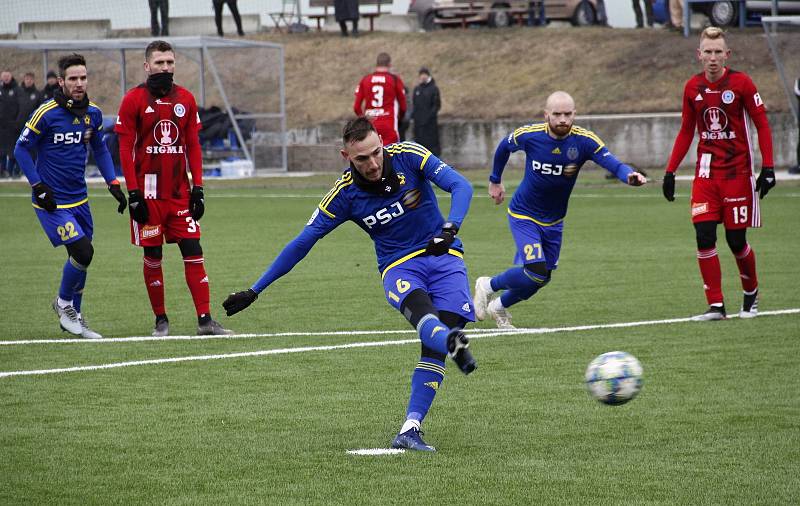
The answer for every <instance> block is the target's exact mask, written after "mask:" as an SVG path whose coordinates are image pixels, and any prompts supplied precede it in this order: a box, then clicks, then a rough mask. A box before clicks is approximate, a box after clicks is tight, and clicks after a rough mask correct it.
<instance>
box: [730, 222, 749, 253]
mask: <svg viewBox="0 0 800 506" xmlns="http://www.w3.org/2000/svg"><path fill="white" fill-rule="evenodd" d="M725 240H726V241H727V242H728V247H729V248H730V249H731V251H732V252H734V253H739V252H740V251H742V250H743V249H744V248H745V246H747V236H746V229H744V228H742V229H739V230H726V231H725Z"/></svg>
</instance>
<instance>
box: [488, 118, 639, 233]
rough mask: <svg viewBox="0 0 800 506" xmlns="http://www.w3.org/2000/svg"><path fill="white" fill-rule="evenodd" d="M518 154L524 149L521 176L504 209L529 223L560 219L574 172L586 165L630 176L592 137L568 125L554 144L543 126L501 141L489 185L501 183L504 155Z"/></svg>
mask: <svg viewBox="0 0 800 506" xmlns="http://www.w3.org/2000/svg"><path fill="white" fill-rule="evenodd" d="M521 149H522V150H525V173H524V175H523V177H522V183H520V186H519V188H517V190H516V192H514V196H513V197H512V199H511V203H510V204H509V206H508V210H509V214H511V215H512V216H515V215H519V217H522V218H531V219H533V220H534V221H535V222H536V223H539V224H540V225H545V226H547V225H554V224H556V223H560V222H561V220H563V219H564V216H566V214H567V204H568V202H569V196H570V194H571V193H572V189H573V187H574V186H575V180H576V179H577V176H578V172H579V171H580V169H581V167H582V166H583V164H584V163H586V161H587V160H592V161H594V162H595V163H597V164H598V165H600V166H602V167H603V168H604V169H606V170H607V171H609V172H611V173H613V174H614V175H616V176H617V178H619V179H620V180H621V181H623V182H627V177H628V174H629V173H631V172H633V169H632V168H631V167H629V166H628V165H625V164H624V163H622V162H620V161H619V160H618V159H617V158H615V157H614V155H612V154H611V153H610V152H609V151H608V149H607V148H606V147H605V144H603V141H601V140H600V138H599V137H598V136H597V135H595V134H594V133H593V132H591V131H589V130H586V129H583V128H581V127H578V126H573V127H572V129H571V130H570V132H569V134H568V135H567V136H566V137H564V138H563V139H555V138H553V137H552V136H550V133H549V126H548V124H547V123H536V124H532V125H526V126H523V127H520V128H517V129H516V130H514V132H512V133H511V134H509V135H508V136H507V137H506V138H504V139H503V140H502V141H500V144H499V145H498V146H497V150H496V151H495V156H494V166H493V169H492V174H491V176H490V177H489V180H490V181H491V182H493V183H500V181H501V177H502V174H503V169H504V168H505V165H506V162H508V157H509V155H510V154H511V153H513V152H514V151H519V150H521Z"/></svg>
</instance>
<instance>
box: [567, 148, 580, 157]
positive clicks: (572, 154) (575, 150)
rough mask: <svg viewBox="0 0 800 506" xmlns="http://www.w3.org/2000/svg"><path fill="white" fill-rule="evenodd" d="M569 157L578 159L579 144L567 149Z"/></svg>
mask: <svg viewBox="0 0 800 506" xmlns="http://www.w3.org/2000/svg"><path fill="white" fill-rule="evenodd" d="M567 158H569V159H570V160H577V159H578V148H577V146H570V148H569V149H568V150H567Z"/></svg>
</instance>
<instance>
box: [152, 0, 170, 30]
mask: <svg viewBox="0 0 800 506" xmlns="http://www.w3.org/2000/svg"><path fill="white" fill-rule="evenodd" d="M147 1H148V3H149V4H150V34H151V35H152V36H153V37H158V36H159V35H169V0H147ZM159 11H161V26H160V27H159V26H158V13H159Z"/></svg>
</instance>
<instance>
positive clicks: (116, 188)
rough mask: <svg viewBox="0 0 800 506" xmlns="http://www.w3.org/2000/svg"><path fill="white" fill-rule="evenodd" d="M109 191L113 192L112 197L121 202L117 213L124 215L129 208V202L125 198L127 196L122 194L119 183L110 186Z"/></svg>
mask: <svg viewBox="0 0 800 506" xmlns="http://www.w3.org/2000/svg"><path fill="white" fill-rule="evenodd" d="M108 191H109V192H111V195H112V196H113V197H114V198H115V199H117V202H119V207H117V212H118V213H119V214H122V213H124V212H125V208H126V207H128V200H127V199H126V198H125V194H124V193H122V190H121V189H120V188H119V183H112V184H110V185H108Z"/></svg>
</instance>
